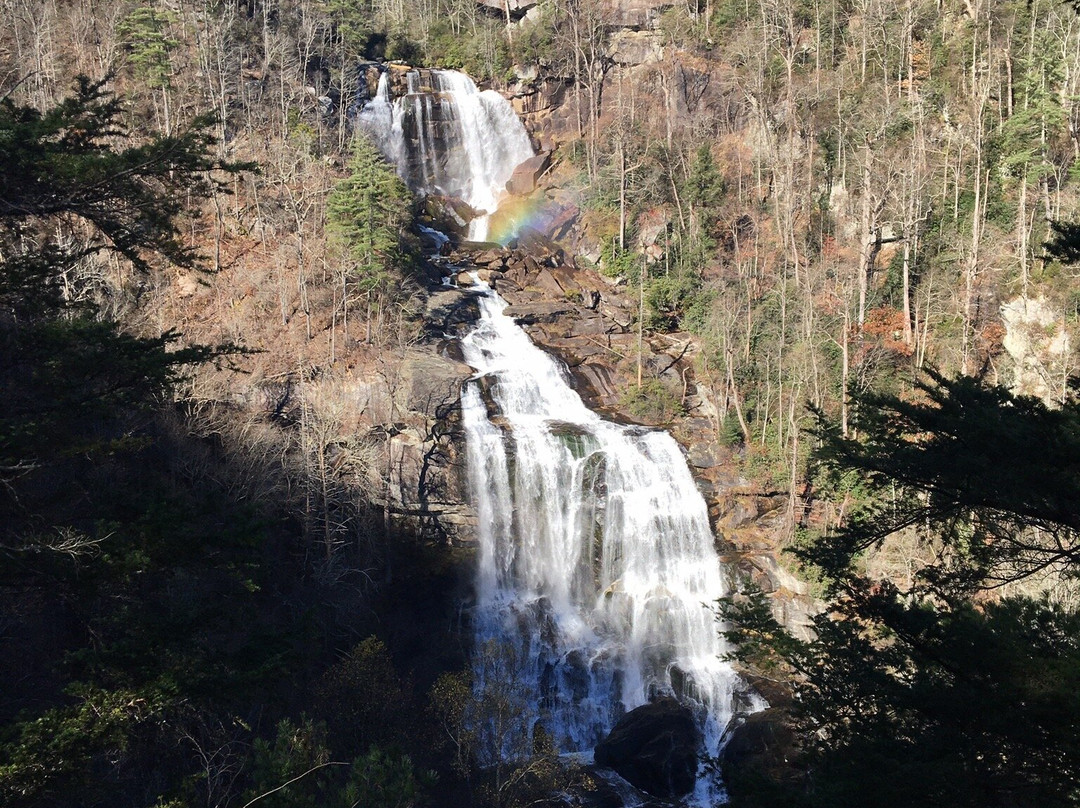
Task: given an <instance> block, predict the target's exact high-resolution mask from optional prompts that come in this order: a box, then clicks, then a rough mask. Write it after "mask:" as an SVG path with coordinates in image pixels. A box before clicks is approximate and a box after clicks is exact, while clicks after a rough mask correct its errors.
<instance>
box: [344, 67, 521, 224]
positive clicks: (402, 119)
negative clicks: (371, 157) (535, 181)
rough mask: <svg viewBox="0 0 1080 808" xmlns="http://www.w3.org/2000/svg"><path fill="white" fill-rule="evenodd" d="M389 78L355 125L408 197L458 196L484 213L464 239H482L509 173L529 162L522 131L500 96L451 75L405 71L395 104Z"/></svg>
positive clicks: (448, 72)
mask: <svg viewBox="0 0 1080 808" xmlns="http://www.w3.org/2000/svg"><path fill="white" fill-rule="evenodd" d="M387 77H388V74H387V73H383V74H382V75H381V76H380V77H379V85H378V89H377V91H376V94H375V97H374V98H373V99H372V100H371V101H369V102H368V103H367V105H365V107H364V108H363V109H362V110H361V111H360V113H359V114H358V115H357V122H358V124H359V125H360V126H361V127H362V128H363V129H364V130H365V131H367V132H368V133H369V134H370V135H371V136H372V138H373V139H374V140H375V143H376V145H377V146H378V147H379V149H380V150H381V151H382V153H383V154H384V155H385V156H386V158H387V159H388V160H390V161H391V162H392V163H393V164H394V165H396V166H397V167H398V173H399V174H400V175H401V177H402V179H404V180H405V182H406V184H408V185H409V187H410V188H412V190H413V191H415V192H417V193H420V194H439V195H441V196H453V197H457V198H459V199H461V200H462V201H464V202H466V203H468V204H469V206H470V207H472V208H473V209H474V210H477V211H479V212H480V213H482V214H485V215H483V216H481V217H479V218H477V219H474V220H473V222H472V223H471V225H470V230H469V238H470V239H472V240H475V241H482V240H484V239H485V238H486V237H487V215H486V214H491V213H494V212H495V210H496V209H497V208H498V206H499V202H500V201H501V200H502V199H503V197H504V196H505V195H506V183H507V181H508V180H509V179H510V177H511V176H512V175H513V173H514V169H515V168H517V166H518V165H520V164H521V163H522V162H523V161H525V160H527V159H529V158H530V157H532V156H533V149H532V144H531V142H530V141H529V135H528V133H527V132H526V131H525V127H524V126H523V125H522V124H521V121H520V120H519V119H518V117H517V115H516V114H515V113H514V109H513V107H511V106H510V103H509V102H508V101H507V100H506V99H505V98H503V97H502V96H501V95H499V94H498V93H497V92H495V91H494V90H484V91H483V92H481V91H480V90H479V89H477V87H476V84H474V83H473V80H472V79H470V78H469V77H468V76H466V75H465V74H464V73H459V72H458V71H456V70H425V71H423V72H421V71H418V70H410V71H409V72H408V73H407V74H406V88H407V92H406V94H405V95H402V96H400V97H398V98H397V99H393V98H392V97H391V92H390V82H389V80H388V78H387ZM425 77H426V78H427V81H428V85H429V86H427V87H425V86H424V83H423V81H422V79H423V78H425Z"/></svg>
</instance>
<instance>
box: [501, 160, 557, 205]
mask: <svg viewBox="0 0 1080 808" xmlns="http://www.w3.org/2000/svg"><path fill="white" fill-rule="evenodd" d="M550 164H551V152H546V151H542V152H540V153H539V154H536V155H534V156H532V157H530V158H529V159H528V160H524V161H522V162H521V163H519V164H518V166H517V168H515V169H514V173H513V174H511V175H510V179H509V180H508V181H507V183H506V191H507V193H510V194H513V195H514V196H528V195H529V194H531V193H532V192H533V191H534V190H536V183H537V181H538V180H539V179H540V176H541V175H542V174H543V173H544V172H545V171H546V170H547V167H548V166H549V165H550Z"/></svg>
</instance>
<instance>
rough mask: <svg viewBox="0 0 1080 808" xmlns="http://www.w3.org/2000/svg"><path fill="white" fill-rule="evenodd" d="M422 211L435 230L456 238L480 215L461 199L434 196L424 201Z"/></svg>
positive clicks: (462, 234) (466, 230)
mask: <svg viewBox="0 0 1080 808" xmlns="http://www.w3.org/2000/svg"><path fill="white" fill-rule="evenodd" d="M424 210H425V213H426V214H427V215H428V217H429V218H430V219H431V221H432V222H433V223H434V225H435V228H436V229H437V230H441V231H443V232H444V233H451V234H453V235H456V236H464V235H465V234H466V232H468V229H469V222H471V221H472V220H473V219H475V218H476V217H477V216H479V215H480V213H479V211H477V210H476V209H475V208H473V207H472V206H471V205H469V203H468V202H465V201H464V200H462V199H458V198H457V197H453V196H437V195H435V194H431V195H429V196H428V197H426V198H425V199H424ZM492 246H496V247H497V246H498V245H492Z"/></svg>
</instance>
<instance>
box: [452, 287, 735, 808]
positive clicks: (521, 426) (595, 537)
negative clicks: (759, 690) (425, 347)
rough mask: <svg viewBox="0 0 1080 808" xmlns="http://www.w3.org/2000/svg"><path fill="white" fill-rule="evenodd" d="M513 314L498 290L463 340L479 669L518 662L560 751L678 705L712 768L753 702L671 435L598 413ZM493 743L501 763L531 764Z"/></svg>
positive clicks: (526, 704) (717, 567) (535, 717)
mask: <svg viewBox="0 0 1080 808" xmlns="http://www.w3.org/2000/svg"><path fill="white" fill-rule="evenodd" d="M505 305H506V304H505V303H504V302H503V301H502V300H501V299H500V298H499V297H498V295H496V294H495V293H494V292H493V291H490V290H489V291H487V292H486V294H485V296H484V297H482V298H481V299H480V308H481V318H480V320H479V322H478V323H477V325H476V327H475V328H474V329H473V330H472V331H471V332H470V333H469V334H468V335H467V336H466V337H464V338H463V340H462V350H463V353H464V358H465V360H466V362H468V363H469V364H470V365H471V366H472V367H474V368H475V369H476V371H477V376H476V379H475V380H474V381H473V382H471V383H470V384H469V385H467V386H466V388H465V390H464V391H463V394H462V420H463V424H464V427H465V432H466V441H467V454H468V468H469V477H470V486H471V489H472V492H473V496H474V499H475V503H476V507H477V515H478V517H479V527H478V531H479V543H480V563H479V572H478V581H477V599H478V606H477V617H476V622H477V637H478V643H477V644H478V647H479V648H480V649H481V651H480V653H481V657H483V656H490V655H491V654H492V653H493V651H492V648H494V649H501V650H496V651H495V652H494V653H496V654H509V656H510V660H509V662H508V663H507V665H504V666H503V667H504V668H507V667H509V669H510V670H511V671H512V673H511V676H512V677H514V679H515V681H516V683H517V684H516V687H517V688H518V689H519V690H518V697H519V699H520V701H521V703H522V704H521V709H522V710H523V711H524V713H525V719H524V720H525V721H526V723H527V725H528V727H529V728H531V729H530V731H531V732H535V729H534V727H535V725H536V724H539V725H540V726H543V727H544V728H545V730H546V731H547V733H548V735H549V736H550V737H551V738H552V739H553V740H554V742H555V743H556V745H557V747H558V748H559V749H560V750H561V751H563V752H576V751H587V750H590V749H592V748H593V747H594V746H595V745H596V743H597V742H598V741H600V740H601V739H602V738H603V737H604V735H605V734H606V733H607V732H608V731H609V730H610V729H611V728H612V726H613V724H614V723H615V721H617V720H618V718H619V717H620V716H621V715H622V714H623V713H624V712H625V711H628V710H630V709H633V708H634V707H637V706H640V705H642V704H645V703H646V702H648V701H649V700H650V699H651V698H653V697H656V696H658V695H675V696H676V697H678V698H679V699H680V700H681V701H682V702H683V703H684V704H687V705H689V706H690V707H691V708H692V709H693V711H694V712H695V714H696V715H697V718H698V723H699V725H700V727H701V728H702V730H703V734H704V737H705V745H706V749H707V751H708V752H709V754H715V753H716V752H717V750H718V748H719V745H720V743H721V738H722V735H723V733H724V731H725V729H726V728H727V726H728V723H729V721H730V719H731V718H732V716H733V714H734V713H735V712H736V711H737V707H736V703H737V701H738V697H739V695H740V693H742V692H743V691H744V690H745V688H744V686H743V685H742V684H741V680H740V679H739V677H738V675H737V674H736V673H735V671H734V670H733V669H732V668H731V667H730V665H729V664H728V663H727V662H726V661H724V660H723V654H724V652H725V651H726V650H727V649H726V647H725V644H724V642H723V640H722V639H721V638H720V635H719V627H718V626H717V624H716V621H715V619H714V615H713V612H712V611H711V609H710V608H709V604H711V602H712V601H714V600H715V599H716V598H718V597H721V596H722V595H724V594H725V593H726V592H727V591H728V585H727V584H728V582H727V580H726V579H725V573H724V569H723V566H722V564H721V562H720V560H719V558H718V556H717V554H716V551H715V549H714V547H713V534H712V530H711V527H710V524H709V519H708V513H707V509H706V506H705V502H704V500H703V498H702V496H701V494H700V492H699V491H698V489H697V486H696V485H695V483H694V480H693V478H692V476H691V474H690V471H689V469H688V467H687V464H686V461H685V459H684V457H683V455H682V452H681V450H680V449H679V447H678V445H677V444H676V443H675V441H674V439H672V438H671V436H670V435H668V434H667V433H666V432H662V431H658V430H650V429H644V428H639V427H632V426H624V425H620V424H615V423H612V422H609V421H605V420H603V419H602V418H600V416H598V415H597V414H595V413H593V412H592V411H590V410H589V409H588V408H587V407H586V406H585V405H584V404H583V402H582V401H581V399H580V397H579V396H578V395H577V394H576V393H575V392H574V390H573V389H572V388H571V387H570V385H569V383H568V380H567V378H566V374H565V371H564V369H563V368H562V366H561V365H560V364H559V363H558V362H557V361H556V360H555V359H553V358H552V357H551V356H549V355H548V354H546V353H544V352H543V351H542V350H540V349H539V348H537V347H536V346H534V345H533V344H532V342H531V341H530V340H529V338H528V336H527V335H526V334H525V332H524V331H523V330H522V329H521V328H520V327H519V326H518V325H517V324H516V323H514V321H513V320H512V319H511V318H510V317H508V316H506V315H505V314H503V313H502V312H503V308H504V307H505ZM485 399H486V401H485ZM491 411H494V415H492V414H491ZM483 665H484V663H483V662H481V664H480V666H479V669H478V679H479V680H480V681H481V687H483V686H484V679H485V677H486V676H487V675H488V674H487V673H485V672H484V669H483ZM504 675H505V673H504ZM746 706H748V707H749V706H756V705H749V704H748V705H746ZM487 740H488V744H489V746H490V748H492V749H493V750H497V751H495V752H493V754H504V755H512V754H514V753H515V751H516V752H517V753H518V754H520V753H521V750H520V749H518V750H515V749H513V748H511V747H512V745H510V746H508V744H507V743H506V742H505V739H502V738H488V739H487ZM701 787H702V788H707V786H706V785H704V784H703V785H702V786H701ZM699 796H700V797H701V798H702V799H701V802H703V803H704V802H707V801H708V795H706V794H701V795H699ZM713 796H715V795H713Z"/></svg>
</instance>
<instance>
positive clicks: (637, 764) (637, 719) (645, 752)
mask: <svg viewBox="0 0 1080 808" xmlns="http://www.w3.org/2000/svg"><path fill="white" fill-rule="evenodd" d="M700 744H701V734H700V733H699V732H698V728H697V725H696V724H695V723H694V718H693V716H692V715H691V714H690V711H689V710H688V709H687V708H686V707H684V706H683V705H681V704H679V702H678V701H676V700H675V699H673V698H662V699H658V700H656V701H654V702H652V703H651V704H645V705H643V706H641V707H638V708H637V709H634V710H631V711H630V712H628V713H627V714H626V715H624V716H623V717H622V718H621V719H619V722H618V723H617V724H616V725H615V726H614V728H613V729H612V730H611V732H610V733H609V734H608V736H607V738H605V739H604V740H603V741H601V742H600V743H599V744H598V745H597V747H596V752H595V756H594V759H595V760H596V765H598V766H606V767H607V768H610V769H614V770H615V771H616V772H618V774H619V775H620V776H621V777H623V778H624V779H625V780H626V781H627V782H629V783H630V784H631V785H634V786H636V787H637V788H640V789H641V790H642V791H647V792H648V793H649V794H652V795H654V796H657V797H677V796H681V795H683V794H688V793H689V792H690V791H692V790H693V788H694V782H695V781H696V779H697V764H698V758H697V749H698V746H699V745H700Z"/></svg>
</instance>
